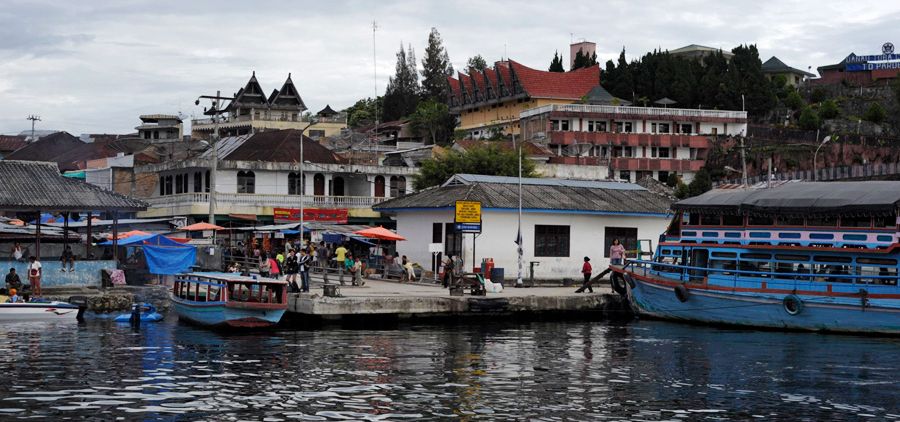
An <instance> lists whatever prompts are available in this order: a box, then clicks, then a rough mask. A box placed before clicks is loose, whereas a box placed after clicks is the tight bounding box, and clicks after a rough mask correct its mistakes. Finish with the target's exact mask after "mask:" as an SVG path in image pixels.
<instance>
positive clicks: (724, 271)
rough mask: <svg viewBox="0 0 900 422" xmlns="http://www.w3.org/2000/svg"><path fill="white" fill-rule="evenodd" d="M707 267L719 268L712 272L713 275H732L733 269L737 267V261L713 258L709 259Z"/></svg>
mask: <svg viewBox="0 0 900 422" xmlns="http://www.w3.org/2000/svg"><path fill="white" fill-rule="evenodd" d="M709 268H714V269H717V270H720V271H714V272H712V274H713V275H716V274H720V275H733V274H734V272H733V271H734V270H735V269H737V261H734V260H728V259H713V260H710V261H709Z"/></svg>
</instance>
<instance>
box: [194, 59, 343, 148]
mask: <svg viewBox="0 0 900 422" xmlns="http://www.w3.org/2000/svg"><path fill="white" fill-rule="evenodd" d="M306 110H307V108H306V104H305V103H304V102H303V98H301V97H300V93H299V92H298V91H297V87H296V86H295V85H294V81H293V80H292V79H291V75H290V74H288V77H287V80H285V81H284V84H283V85H282V86H281V89H276V90H273V91H272V93H271V94H269V95H266V94H265V92H264V91H263V89H262V87H261V86H260V84H259V81H258V80H257V79H256V72H253V75H252V76H251V77H250V80H249V81H247V84H246V85H244V87H243V88H241V89H240V90H238V92H237V93H235V94H234V99H233V100H231V101H230V102H229V103H228V104H227V105H226V106H225V107H224V108H223V109H222V110H221V111H220V112H217V111H216V110H211V109H210V110H206V111H205V114H207V115H209V116H211V117H210V118H205V119H194V120H192V121H191V137H192V139H210V136H211V135H212V133H213V132H214V131H215V130H216V123H215V121H214V118H215V116H216V114H221V115H220V116H219V123H218V130H219V136H220V137H226V136H237V135H247V134H252V133H256V132H260V131H265V130H281V129H303V128H306V127H307V125H309V124H310V122H311V118H312V116H310V115H307V114H304V112H305V111H306ZM319 114H321V115H320V116H317V118H315V119H314V120H315V122H314V123H313V124H312V125H311V126H309V128H308V129H307V134H308V135H310V137H315V138H318V137H328V136H337V135H340V134H341V131H342V130H345V129H346V128H347V116H346V114H344V113H337V112H334V111H333V110H331V107H326V108H325V109H323V110H322V111H320V112H319Z"/></svg>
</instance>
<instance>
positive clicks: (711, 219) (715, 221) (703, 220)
mask: <svg viewBox="0 0 900 422" xmlns="http://www.w3.org/2000/svg"><path fill="white" fill-rule="evenodd" d="M700 224H701V225H704V226H719V225H721V224H722V219H721V218H720V217H719V216H718V215H710V214H705V215H702V216H701V217H700Z"/></svg>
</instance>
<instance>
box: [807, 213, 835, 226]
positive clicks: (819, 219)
mask: <svg viewBox="0 0 900 422" xmlns="http://www.w3.org/2000/svg"><path fill="white" fill-rule="evenodd" d="M806 225H807V226H812V227H834V226H837V218H835V217H834V216H833V215H819V216H815V217H807V218H806Z"/></svg>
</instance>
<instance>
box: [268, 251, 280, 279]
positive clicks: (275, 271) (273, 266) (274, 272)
mask: <svg viewBox="0 0 900 422" xmlns="http://www.w3.org/2000/svg"><path fill="white" fill-rule="evenodd" d="M269 275H271V276H272V278H274V279H276V280H277V279H278V278H279V277H281V266H279V265H278V261H277V260H276V259H275V258H272V257H271V255H270V256H269Z"/></svg>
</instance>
